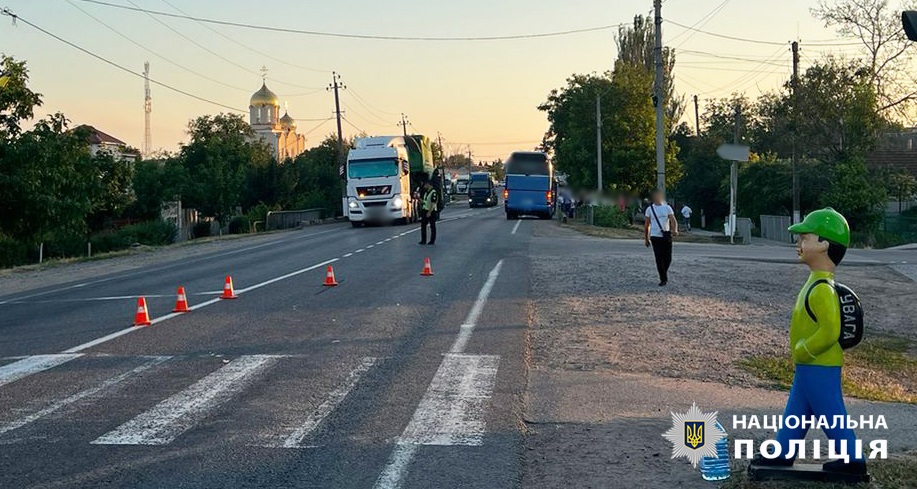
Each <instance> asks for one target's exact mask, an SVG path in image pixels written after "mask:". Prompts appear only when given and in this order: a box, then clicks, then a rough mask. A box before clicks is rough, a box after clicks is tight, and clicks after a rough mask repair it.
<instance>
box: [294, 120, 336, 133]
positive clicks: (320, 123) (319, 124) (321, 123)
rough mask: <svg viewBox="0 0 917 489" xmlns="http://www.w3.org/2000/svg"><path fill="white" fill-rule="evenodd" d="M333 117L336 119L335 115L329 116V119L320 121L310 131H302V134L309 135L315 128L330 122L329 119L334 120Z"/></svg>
mask: <svg viewBox="0 0 917 489" xmlns="http://www.w3.org/2000/svg"><path fill="white" fill-rule="evenodd" d="M333 119H334V117H329V118H327V119H324V120H323V121H321V122H319V123H318V125H317V126H315V127H313V128H312V129H309V130H308V131H306V132H304V133H302V135H303V136H308V135H309V134H310V133H312V132H315V130H317V129H318V128H320V127H322V126H324V125H325V124H327V123H328V121H330V120H333ZM296 120H301V119H296Z"/></svg>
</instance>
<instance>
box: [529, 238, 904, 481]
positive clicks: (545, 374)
mask: <svg viewBox="0 0 917 489" xmlns="http://www.w3.org/2000/svg"><path fill="white" fill-rule="evenodd" d="M546 226H553V227H554V229H549V228H547V227H544V228H543V229H539V230H538V232H536V238H535V239H534V241H533V244H532V246H531V254H532V277H531V280H532V284H533V287H534V285H535V284H537V288H538V291H539V293H538V295H537V297H541V298H543V299H538V300H536V301H535V303H534V305H533V317H532V322H531V326H530V331H529V348H530V371H529V389H528V396H527V399H526V421H527V422H528V423H529V427H530V428H531V435H530V436H529V437H528V438H527V443H528V447H527V448H528V452H527V453H528V454H529V458H530V459H531V462H532V463H527V466H528V467H529V469H530V470H527V472H526V477H527V479H526V481H525V483H524V484H523V485H524V486H525V487H538V488H542V487H545V488H547V487H569V485H570V482H571V481H576V484H575V486H576V487H612V485H609V484H608V481H610V480H628V481H632V482H633V484H632V485H629V486H628V487H676V486H678V487H695V486H696V487H710V484H709V483H706V482H703V481H702V480H701V479H700V476H699V475H698V473H697V471H696V470H695V469H692V468H691V467H690V465H687V464H686V463H683V462H684V460H683V459H681V460H676V461H673V460H671V459H670V457H671V444H670V443H669V442H668V441H666V440H665V439H663V438H662V437H661V433H662V432H664V431H665V430H667V429H668V428H669V427H670V426H671V418H670V414H669V413H670V412H671V411H682V412H684V410H685V409H687V407H690V405H691V403H692V402H697V403H698V405H699V406H700V407H701V408H702V409H704V410H706V411H710V410H717V411H719V412H720V416H721V419H724V417H725V419H727V420H731V416H732V415H733V414H742V413H746V414H758V415H759V416H760V415H763V414H779V413H780V412H781V411H782V409H783V406H784V404H785V402H786V395H787V394H786V392H785V391H783V390H777V389H775V384H774V382H772V381H768V380H765V379H762V378H760V377H758V376H756V375H754V374H753V373H751V372H749V371H748V370H747V368H745V367H743V366H742V361H743V360H744V359H749V358H754V357H761V356H774V357H779V356H785V355H786V354H787V353H786V352H787V348H788V346H787V329H788V321H789V315H790V311H791V310H792V307H793V303H794V301H795V298H796V293H797V290H798V288H799V286H800V285H801V284H802V283H803V282H804V281H805V279H806V277H807V274H808V272H807V270H806V269H805V268H804V267H802V266H800V265H799V264H788V263H787V264H784V263H763V262H760V261H742V260H724V259H716V258H707V257H703V256H691V257H687V256H679V255H678V250H677V246H676V251H675V261H674V264H673V269H672V271H671V272H670V275H671V277H670V285H669V286H668V287H666V288H660V287H658V286H657V285H656V280H654V278H655V276H654V264H653V261H652V256H651V254H649V253H643V254H639V255H630V254H626V253H620V252H618V253H615V252H614V246H615V245H614V243H615V241H613V240H601V239H595V238H594V237H584V236H582V235H579V236H580V237H581V238H582V243H580V242H579V241H578V245H580V246H578V247H577V250H578V252H577V253H576V255H575V257H564V256H558V255H557V254H556V253H555V251H556V250H557V247H556V246H540V245H539V244H540V243H545V242H546V241H545V240H555V239H565V240H566V239H571V240H572V239H576V236H577V235H578V233H575V232H572V230H571V229H570V227H569V226H557V225H552V224H547V223H546ZM590 236H593V235H592V234H591V233H590ZM590 244H592V245H594V246H590ZM718 246H719V245H711V249H712V250H713V251H712V254H715V253H714V251H715V249H716V248H717V247H718ZM584 248H585V249H587V250H590V251H587V252H582V251H581V250H582V249H584ZM839 277H840V278H841V280H842V281H843V282H844V283H846V284H848V285H850V286H852V287H853V288H854V289H855V290H856V291H857V293H858V294H859V295H860V298H861V300H862V301H863V304H864V306H865V307H866V310H867V316H868V321H869V329H868V331H869V334H870V335H883V334H891V335H896V336H903V337H907V338H911V337H913V334H914V329H913V328H914V326H913V321H912V320H911V318H912V317H914V315H917V303H914V301H913V300H912V299H913V297H914V296H915V292H917V284H915V283H914V282H913V281H912V280H910V279H909V278H907V277H906V276H905V275H903V274H901V273H898V272H897V271H895V270H892V269H891V268H889V267H886V266H868V267H867V266H860V267H846V268H845V267H843V266H842V267H841V268H840V269H839ZM886 380H887V382H889V385H893V386H894V387H895V388H899V389H904V390H917V385H915V384H917V382H915V381H914V380H913V379H909V378H900V379H896V378H891V379H886ZM848 407H849V409H850V411H851V414H854V413H863V414H873V413H876V414H879V413H883V414H885V415H886V416H887V417H888V419H889V425H890V427H892V425H894V426H897V427H899V428H905V427H913V426H914V425H915V424H917V406H913V405H904V404H888V403H874V402H861V401H853V400H850V401H848ZM730 422H731V421H730ZM728 428H729V426H727V430H728ZM892 430H894V427H892ZM907 431H908V432H910V433H912V435H907V436H905V435H903V434H902V433H900V432H897V433H894V434H892V433H888V432H883V433H881V434H882V435H883V436H889V437H890V438H893V439H890V440H889V443H890V450H892V451H903V450H914V449H917V435H913V430H910V429H909V430H907ZM735 435H736V436H741V437H747V438H753V437H754V438H762V437H764V436H767V435H768V432H763V431H760V430H759V431H758V432H755V433H738V434H735ZM893 435H894V436H893ZM861 436H863V437H864V438H865V439H869V438H870V436H873V435H872V434H870V433H866V434H863V435H861ZM527 462H529V460H528V459H527ZM622 478H626V479H622ZM581 482H582V483H581ZM621 487H624V486H621Z"/></svg>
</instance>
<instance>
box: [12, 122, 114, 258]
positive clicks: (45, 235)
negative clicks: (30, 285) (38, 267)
mask: <svg viewBox="0 0 917 489" xmlns="http://www.w3.org/2000/svg"><path fill="white" fill-rule="evenodd" d="M86 138H87V134H86V133H85V132H84V131H82V130H74V131H70V130H68V128H67V119H66V118H65V117H64V116H63V114H55V115H53V116H50V117H49V118H48V119H42V120H39V121H38V122H37V123H36V124H35V127H34V128H33V129H32V130H31V131H28V132H25V133H22V134H21V135H20V136H19V137H18V138H16V139H14V140H0V156H2V157H0V230H2V231H3V232H4V233H5V234H7V235H8V236H10V237H12V238H14V239H16V240H19V241H22V242H24V243H27V244H38V243H40V242H42V241H48V240H50V239H52V238H53V237H54V236H55V235H60V236H71V235H85V234H86V230H87V225H86V218H87V216H88V215H89V213H90V212H91V211H92V208H93V203H92V196H93V195H94V194H95V193H96V187H95V186H94V185H95V184H96V183H98V181H97V180H96V179H95V177H96V176H97V173H96V172H95V168H94V167H93V160H92V158H90V156H89V149H88V146H87V144H86Z"/></svg>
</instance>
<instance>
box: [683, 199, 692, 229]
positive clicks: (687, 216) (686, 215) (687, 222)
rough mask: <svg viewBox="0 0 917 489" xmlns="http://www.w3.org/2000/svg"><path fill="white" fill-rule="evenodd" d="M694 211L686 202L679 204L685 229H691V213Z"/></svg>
mask: <svg viewBox="0 0 917 489" xmlns="http://www.w3.org/2000/svg"><path fill="white" fill-rule="evenodd" d="M692 213H694V211H693V210H691V208H690V207H688V204H684V205H683V206H681V216H682V217H684V218H685V231H691V214H692Z"/></svg>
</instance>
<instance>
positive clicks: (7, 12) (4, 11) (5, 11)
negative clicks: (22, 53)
mask: <svg viewBox="0 0 917 489" xmlns="http://www.w3.org/2000/svg"><path fill="white" fill-rule="evenodd" d="M0 15H6V16H9V17H12V18H13V21H20V22H22V23H23V24H26V25H28V26H30V27H32V28H33V29H35V30H37V31H39V32H42V33H43V34H45V35H47V36H50V37H52V38H54V39H56V40H58V41H60V42H62V43H64V44H66V45H68V46H70V47H72V48H74V49H76V50H78V51H81V52H83V53H85V54H88V55H89V56H92V57H93V58H95V59H97V60H99V61H101V62H103V63H105V64H108V65H111V66H113V67H115V68H117V69H119V70H121V71H124V72H126V73H129V74H131V75H134V76H136V77H138V78H143V74H141V73H137V72H135V71H131V69H130V68H125V67H124V66H122V65H119V64H118V63H115V62H114V61H110V60H108V59H107V58H104V57H102V56H100V55H98V54H96V53H94V52H92V51H90V50H88V49H86V48H84V47H82V46H79V45H77V44H74V43H72V42H70V41H68V40H66V39H64V38H62V37H60V36H58V35H57V34H54V33H52V32H49V31H47V30H45V29H43V28H41V27H39V26H38V25H36V24H33V23H32V22H29V21H28V20H26V19H24V18H22V17H20V16H19V15H17V14H14V13H13V12H11V11H10V10H9V9H8V8H4V9H2V10H0ZM149 80H150V83H154V84H156V85H158V86H160V87H163V88H166V89H168V90H172V91H173V92H176V93H180V94H182V95H184V96H186V97H191V98H193V99H195V100H199V101H201V102H206V103H208V104H212V105H216V106H218V107H222V108H224V109H229V110H232V111H234V112H241V113H246V112H248V111H246V110H241V109H237V108H235V107H231V106H229V105H225V104H221V103H220V102H215V101H213V100H209V99H206V98H204V97H201V96H199V95H194V94H193V93H190V92H186V91H184V90H182V89H180V88H175V87H173V86H171V85H168V84H166V83H163V82H161V81H158V80H154V79H153V78H150V79H149Z"/></svg>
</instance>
